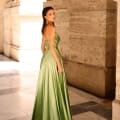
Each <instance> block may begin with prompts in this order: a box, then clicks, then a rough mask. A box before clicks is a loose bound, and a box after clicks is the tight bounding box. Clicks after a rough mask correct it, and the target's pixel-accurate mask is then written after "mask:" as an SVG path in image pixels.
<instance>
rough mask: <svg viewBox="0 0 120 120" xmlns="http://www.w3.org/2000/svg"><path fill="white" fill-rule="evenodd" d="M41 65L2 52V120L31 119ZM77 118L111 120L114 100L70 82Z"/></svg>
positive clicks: (0, 89)
mask: <svg viewBox="0 0 120 120" xmlns="http://www.w3.org/2000/svg"><path fill="white" fill-rule="evenodd" d="M38 71H39V66H38V68H36V67H35V66H34V65H31V64H25V63H19V62H16V61H13V60H11V59H9V58H7V57H5V56H3V55H0V120H30V119H31V114H32V108H33V103H34V96H35V88H36V87H35V86H36V81H37V77H38ZM69 96H70V104H71V110H72V115H73V120H111V119H112V118H111V117H112V110H111V102H112V100H106V99H102V98H98V97H96V96H93V95H91V94H89V93H87V92H84V91H82V90H80V89H76V88H74V87H72V86H70V85H69Z"/></svg>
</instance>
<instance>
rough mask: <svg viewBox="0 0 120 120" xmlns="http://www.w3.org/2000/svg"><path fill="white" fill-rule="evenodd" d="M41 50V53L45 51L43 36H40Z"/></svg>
mask: <svg viewBox="0 0 120 120" xmlns="http://www.w3.org/2000/svg"><path fill="white" fill-rule="evenodd" d="M41 50H42V53H44V51H45V37H44V36H42V44H41Z"/></svg>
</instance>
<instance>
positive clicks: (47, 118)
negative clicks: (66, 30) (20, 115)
mask: <svg viewBox="0 0 120 120" xmlns="http://www.w3.org/2000/svg"><path fill="white" fill-rule="evenodd" d="M59 41H60V37H59V35H58V34H57V33H56V34H55V39H54V47H55V50H56V53H57V55H58V57H59V60H60V62H61V64H62V67H63V71H62V72H61V73H59V72H58V71H57V64H56V61H55V59H54V57H53V55H52V53H51V50H50V44H49V41H48V40H46V43H45V47H46V50H45V51H44V53H43V56H42V59H41V63H40V71H39V76H38V81H37V87H36V97H35V103H34V108H33V113H32V120H72V115H71V110H70V101H69V95H68V87H67V82H66V73H65V70H64V66H63V61H62V56H61V53H60V51H59V48H58V45H59Z"/></svg>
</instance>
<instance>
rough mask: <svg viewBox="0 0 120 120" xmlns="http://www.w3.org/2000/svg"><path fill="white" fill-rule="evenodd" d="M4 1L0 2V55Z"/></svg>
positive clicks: (0, 49) (1, 50) (1, 49)
mask: <svg viewBox="0 0 120 120" xmlns="http://www.w3.org/2000/svg"><path fill="white" fill-rule="evenodd" d="M4 5H5V0H1V1H0V53H3V10H4Z"/></svg>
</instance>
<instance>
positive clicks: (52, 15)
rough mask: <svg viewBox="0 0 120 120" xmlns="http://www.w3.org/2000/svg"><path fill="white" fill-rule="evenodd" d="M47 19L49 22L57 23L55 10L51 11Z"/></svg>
mask: <svg viewBox="0 0 120 120" xmlns="http://www.w3.org/2000/svg"><path fill="white" fill-rule="evenodd" d="M45 19H46V20H47V21H48V22H54V21H55V11H54V10H52V9H51V10H49V11H48V12H47V14H46V16H45Z"/></svg>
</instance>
